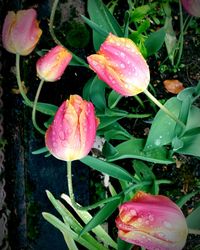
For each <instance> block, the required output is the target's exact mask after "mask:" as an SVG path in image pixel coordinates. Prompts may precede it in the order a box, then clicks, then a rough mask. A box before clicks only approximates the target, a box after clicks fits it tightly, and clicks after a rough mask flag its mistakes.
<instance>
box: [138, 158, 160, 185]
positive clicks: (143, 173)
mask: <svg viewBox="0 0 200 250" xmlns="http://www.w3.org/2000/svg"><path fill="white" fill-rule="evenodd" d="M133 168H134V170H135V173H136V175H137V176H138V177H139V178H140V180H141V181H152V180H155V175H154V173H153V172H152V170H151V169H150V168H149V167H148V166H147V165H146V164H145V163H144V162H142V161H138V160H134V162H133Z"/></svg>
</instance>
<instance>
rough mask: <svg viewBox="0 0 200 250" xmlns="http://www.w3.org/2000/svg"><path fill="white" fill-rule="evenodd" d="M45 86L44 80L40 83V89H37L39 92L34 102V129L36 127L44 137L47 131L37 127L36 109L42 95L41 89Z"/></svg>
mask: <svg viewBox="0 0 200 250" xmlns="http://www.w3.org/2000/svg"><path fill="white" fill-rule="evenodd" d="M43 84H44V80H43V79H42V80H41V81H40V84H39V86H38V89H37V92H36V95H35V100H34V103H33V109H32V122H33V125H34V127H35V128H36V129H37V130H38V131H39V132H40V133H41V134H42V135H44V134H45V131H44V130H42V129H41V128H40V127H39V126H38V125H37V122H36V107H37V102H38V98H39V95H40V92H41V89H42V86H43Z"/></svg>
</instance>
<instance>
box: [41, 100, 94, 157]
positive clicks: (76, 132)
mask: <svg viewBox="0 0 200 250" xmlns="http://www.w3.org/2000/svg"><path fill="white" fill-rule="evenodd" d="M97 126H98V119H97V118H96V117H95V111H94V106H93V104H92V103H91V102H88V101H85V100H83V99H82V98H81V97H80V96H78V95H71V96H70V98H69V100H66V101H64V102H63V104H62V105H61V106H60V107H59V109H58V111H57V113H56V115H55V117H54V121H53V123H52V124H51V125H50V127H49V128H48V130H47V132H46V135H45V142H46V146H47V148H48V149H49V151H50V153H51V154H52V155H53V156H55V157H56V158H58V159H60V160H64V161H73V160H78V159H81V158H83V157H85V156H86V155H87V154H88V153H89V151H90V150H91V148H92V146H93V143H94V140H95V137H96V129H97Z"/></svg>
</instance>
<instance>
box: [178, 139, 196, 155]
mask: <svg viewBox="0 0 200 250" xmlns="http://www.w3.org/2000/svg"><path fill="white" fill-rule="evenodd" d="M181 141H182V143H183V146H182V147H181V148H179V149H177V150H176V152H177V153H180V154H185V155H193V156H197V157H200V147H199V142H200V134H199V135H193V136H187V137H182V138H181Z"/></svg>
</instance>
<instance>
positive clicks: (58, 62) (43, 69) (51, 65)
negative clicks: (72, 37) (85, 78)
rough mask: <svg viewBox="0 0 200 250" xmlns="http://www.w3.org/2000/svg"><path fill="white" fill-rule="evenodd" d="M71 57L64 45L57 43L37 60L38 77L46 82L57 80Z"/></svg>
mask: <svg viewBox="0 0 200 250" xmlns="http://www.w3.org/2000/svg"><path fill="white" fill-rule="evenodd" d="M71 59H72V55H71V53H70V52H69V51H68V50H66V49H65V48H64V47H62V46H60V45H57V46H56V47H54V48H53V49H51V50H50V51H49V52H48V53H47V54H45V55H44V56H42V57H41V58H40V59H39V60H38V61H37V63H36V70H37V74H38V76H39V78H40V79H44V80H45V81H47V82H55V81H57V80H58V79H60V77H61V76H62V74H63V73H64V71H65V69H66V67H67V65H68V64H69V62H70V61H71Z"/></svg>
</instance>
